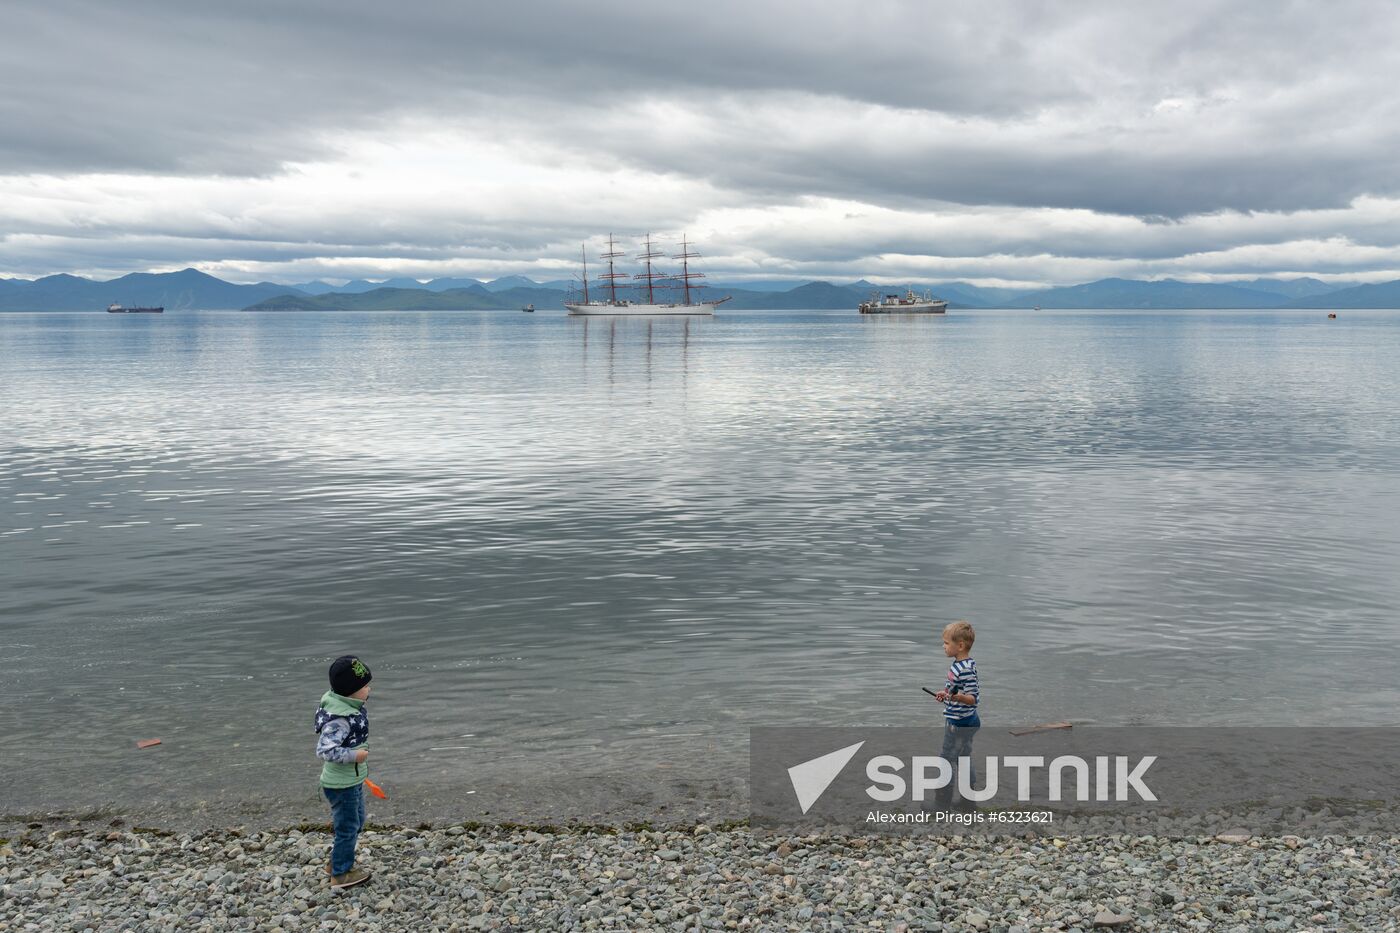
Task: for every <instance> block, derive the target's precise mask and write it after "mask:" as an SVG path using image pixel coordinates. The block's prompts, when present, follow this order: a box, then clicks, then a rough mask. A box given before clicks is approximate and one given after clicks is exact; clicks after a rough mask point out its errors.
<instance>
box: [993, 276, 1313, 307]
mask: <svg viewBox="0 0 1400 933" xmlns="http://www.w3.org/2000/svg"><path fill="white" fill-rule="evenodd" d="M1285 301H1287V299H1286V298H1285V297H1284V296H1282V295H1278V294H1270V293H1269V292H1261V291H1258V290H1255V289H1250V288H1239V287H1238V286H1234V285H1214V284H1201V283H1194V282H1178V281H1176V280H1175V279H1165V280H1163V281H1159V282H1142V281H1138V280H1136V279H1101V280H1099V281H1097V282H1089V283H1088V284H1086V285H1070V286H1066V287H1064V288H1052V289H1049V290H1047V291H1043V292H1033V293H1031V294H1029V295H1026V296H1025V297H1023V298H1018V299H1015V300H1014V301H1011V302H1008V303H1007V307H1010V308H1033V307H1041V308H1122V309H1126V310H1133V309H1163V310H1166V309H1173V308H1277V307H1280V306H1282V305H1283V304H1284V302H1285Z"/></svg>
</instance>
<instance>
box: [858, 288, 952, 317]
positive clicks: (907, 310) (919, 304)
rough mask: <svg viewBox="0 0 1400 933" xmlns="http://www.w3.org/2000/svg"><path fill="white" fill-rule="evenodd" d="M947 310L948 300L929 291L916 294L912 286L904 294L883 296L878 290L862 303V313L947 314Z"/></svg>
mask: <svg viewBox="0 0 1400 933" xmlns="http://www.w3.org/2000/svg"><path fill="white" fill-rule="evenodd" d="M947 311H948V302H946V301H944V300H943V299H942V298H935V297H933V296H932V295H930V294H928V293H927V292H925V293H924V294H923V295H916V294H914V290H913V289H912V288H911V289H909V290H908V291H906V292H905V293H904V295H903V296H900V295H885V296H884V297H883V298H881V297H880V294H879V293H878V292H876V293H875V294H874V295H872V296H870V300H869V301H862V302H861V303H860V313H861V314H945V313H947Z"/></svg>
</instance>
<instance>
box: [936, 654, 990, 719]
mask: <svg viewBox="0 0 1400 933" xmlns="http://www.w3.org/2000/svg"><path fill="white" fill-rule="evenodd" d="M943 689H945V690H947V691H948V692H949V693H961V694H966V695H968V696H971V697H972V699H973V703H972V705H968V704H966V703H948V704H946V705H945V706H944V707H943V716H944V718H946V719H948V720H949V721H952V722H957V721H960V720H963V719H968V718H970V717H971V716H973V715H975V714H976V712H977V701H978V700H979V699H980V698H981V694H980V693H979V692H978V686H977V662H976V661H974V660H972V659H971V658H964V659H963V660H961V661H954V662H953V666H952V667H950V668H948V682H947V683H946V684H944V687H943Z"/></svg>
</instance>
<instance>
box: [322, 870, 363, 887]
mask: <svg viewBox="0 0 1400 933" xmlns="http://www.w3.org/2000/svg"><path fill="white" fill-rule="evenodd" d="M368 880H369V872H367V871H365V870H364V869H363V868H352V869H350V870H349V871H347V872H346V873H345V874H343V875H331V887H333V888H353V887H354V886H355V885H357V884H364V883H365V882H366V881H368Z"/></svg>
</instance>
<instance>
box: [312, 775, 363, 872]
mask: <svg viewBox="0 0 1400 933" xmlns="http://www.w3.org/2000/svg"><path fill="white" fill-rule="evenodd" d="M321 790H322V792H323V793H325V795H326V799H327V800H329V801H330V803H331V824H332V825H333V826H334V827H335V842H334V843H332V844H331V874H333V875H343V874H345V873H346V872H347V871H349V870H350V869H352V868H354V867H355V840H357V839H359V838H360V830H361V829H363V828H364V826H365V786H364V785H363V784H356V785H355V786H354V787H323V788H321Z"/></svg>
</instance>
